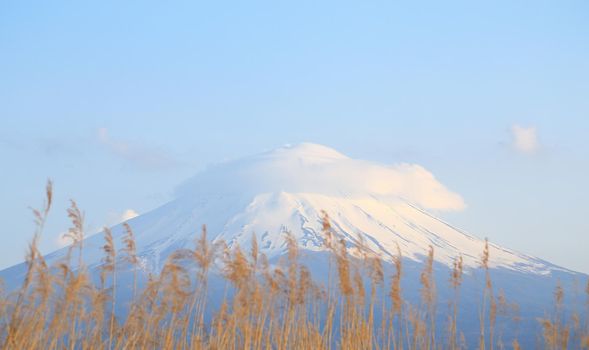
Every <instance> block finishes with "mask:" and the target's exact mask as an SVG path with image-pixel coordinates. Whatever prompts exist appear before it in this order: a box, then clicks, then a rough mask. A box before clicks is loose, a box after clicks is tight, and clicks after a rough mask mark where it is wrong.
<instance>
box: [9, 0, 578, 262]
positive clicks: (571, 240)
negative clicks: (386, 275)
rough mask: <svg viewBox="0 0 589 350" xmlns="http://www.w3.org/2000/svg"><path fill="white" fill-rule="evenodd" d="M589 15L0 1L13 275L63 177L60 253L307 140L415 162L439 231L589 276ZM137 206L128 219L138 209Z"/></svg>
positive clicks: (397, 6) (568, 8)
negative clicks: (217, 168) (454, 199)
mask: <svg viewBox="0 0 589 350" xmlns="http://www.w3.org/2000/svg"><path fill="white" fill-rule="evenodd" d="M588 16H589V3H587V2H586V1H559V2H555V1H495V2H489V3H481V2H472V1H449V2H448V1H446V2H439V1H431V2H427V1H423V2H421V1H420V2H411V3H409V2H403V3H401V2H392V1H386V2H385V1H383V2H372V1H363V2H342V1H337V2H328V1H326V2H316V1H312V2H305V1H296V2H290V3H286V2H280V3H278V2H276V1H268V2H253V1H252V2H221V1H219V2H208V3H205V2H201V3H198V2H165V3H163V2H145V1H141V2H139V1H125V2H120V1H116V2H115V1H112V2H110V1H101V2H94V3H92V4H91V3H90V2H60V1H52V2H40V1H39V2H25V1H4V2H2V4H1V5H0V159H1V161H2V167H1V170H0V194H1V195H2V200H1V201H0V219H1V221H2V225H1V226H2V228H1V229H0V238H1V239H2V247H1V250H0V253H1V254H0V267H6V266H9V265H11V264H13V263H16V262H18V261H20V260H21V259H22V258H23V256H24V252H25V248H26V244H27V241H28V240H29V239H30V236H31V233H32V230H33V224H32V216H31V214H30V212H29V210H28V209H27V207H28V206H39V205H40V204H41V203H42V193H43V187H44V184H45V181H46V179H47V178H48V177H50V178H51V179H53V180H54V182H55V192H56V203H55V204H56V205H55V208H54V211H53V214H52V216H51V218H50V221H49V222H48V225H47V230H46V232H45V235H44V237H43V241H42V248H43V250H44V251H45V252H48V251H51V250H52V249H55V248H56V247H57V246H58V244H59V242H58V236H59V234H60V233H61V232H63V231H65V230H66V229H67V227H68V223H67V218H66V215H65V209H66V207H67V204H68V202H67V201H68V199H69V198H75V199H76V200H77V201H78V202H79V205H80V206H81V207H82V208H83V209H84V210H85V212H86V219H87V227H88V229H89V231H92V230H96V229H97V228H99V227H101V226H102V225H105V224H111V223H114V222H117V221H118V220H120V218H121V217H123V216H125V215H131V214H132V213H133V212H137V213H143V212H145V211H147V210H149V209H151V208H154V207H157V206H158V205H160V204H162V203H164V202H166V201H167V200H169V199H170V198H171V195H172V193H173V191H174V188H175V186H176V185H178V184H179V183H181V182H182V181H183V180H184V179H186V178H187V177H189V176H191V175H192V174H194V173H195V172H197V171H199V170H200V169H203V168H205V167H206V166H207V165H209V164H211V163H213V162H218V161H222V160H224V159H233V158H237V157H240V156H244V155H249V154H253V153H258V152H260V151H263V150H267V149H271V148H274V147H277V146H280V145H282V144H285V143H298V142H302V141H310V142H316V143H321V144H325V145H328V146H330V147H333V148H335V149H337V150H339V151H341V152H342V153H345V154H347V155H349V156H352V157H355V158H362V159H369V160H374V161H378V162H382V163H386V164H391V163H397V162H410V163H417V164H420V165H422V166H424V167H425V168H427V169H428V170H429V171H431V172H432V173H433V174H434V175H435V176H436V177H437V178H438V179H439V180H440V181H441V182H442V183H443V184H445V185H446V186H447V187H448V188H450V189H451V190H453V191H454V192H457V193H459V194H460V195H461V196H462V197H463V198H464V201H465V202H466V204H467V207H466V209H465V210H463V211H459V212H441V213H439V215H441V216H442V217H443V218H445V219H447V220H448V221H450V222H452V223H454V224H455V225H457V226H459V227H462V228H464V229H466V230H468V231H470V232H472V233H474V234H476V235H478V236H488V237H489V238H490V239H491V240H492V241H494V242H497V243H500V244H504V245H507V246H509V247H511V248H514V249H517V250H520V251H523V252H525V253H529V254H533V255H537V256H540V257H542V258H545V259H547V260H550V261H553V262H555V263H557V264H561V265H564V266H566V267H569V268H572V269H576V270H580V271H584V272H589V255H587V254H586V251H585V247H586V246H587V245H588V244H589V220H587V214H588V210H589V206H588V204H587V197H588V196H589V186H588V185H587V179H588V178H589V141H588V138H587V134H588V133H589V96H588V94H589V93H588V92H589V40H588V39H587V38H589V21H588V20H587V18H588ZM125 212H126V213H125Z"/></svg>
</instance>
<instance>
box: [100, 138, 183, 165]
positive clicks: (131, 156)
mask: <svg viewBox="0 0 589 350" xmlns="http://www.w3.org/2000/svg"><path fill="white" fill-rule="evenodd" d="M97 137H98V142H100V144H101V145H103V146H105V147H106V148H107V149H108V150H109V151H110V152H111V153H112V154H113V155H115V156H117V157H119V158H121V159H123V160H125V161H127V162H129V163H130V164H132V165H134V166H137V167H138V168H141V169H144V170H161V169H167V168H171V167H174V166H177V165H178V164H179V162H178V161H177V160H176V159H175V158H174V157H173V156H171V155H170V154H168V153H166V152H164V151H162V150H158V149H154V148H150V147H146V146H141V145H137V144H131V143H130V142H127V141H123V140H115V139H113V138H111V137H110V135H109V132H108V129H106V128H99V129H98V131H97Z"/></svg>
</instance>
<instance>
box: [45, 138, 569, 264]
mask: <svg viewBox="0 0 589 350" xmlns="http://www.w3.org/2000/svg"><path fill="white" fill-rule="evenodd" d="M464 207H465V204H464V202H463V200H462V198H461V197H460V196H459V195H457V194H455V193H453V192H451V191H450V190H448V189H446V188H445V187H444V186H443V185H442V184H441V183H439V182H438V181H437V180H436V179H435V178H434V177H433V175H432V174H431V173H429V172H428V171H427V170H425V169H424V168H422V167H420V166H418V165H412V164H399V165H394V166H383V165H379V164H376V163H373V162H367V161H362V160H355V159H351V158H349V157H346V156H344V155H342V154H341V153H339V152H337V151H335V150H333V149H330V148H328V147H325V146H321V145H315V144H308V143H307V144H301V145H297V146H294V147H293V146H287V147H282V148H279V149H276V150H273V151H270V152H266V153H262V154H260V155H256V156H251V157H246V158H243V159H239V160H235V161H230V162H225V163H221V164H218V165H215V166H212V167H211V168H209V169H207V170H206V171H203V172H201V173H200V174H198V175H196V176H195V177H194V178H192V179H190V180H188V181H187V182H186V183H185V184H183V185H182V186H180V187H179V189H178V191H177V196H176V199H175V200H173V201H171V202H170V203H168V204H166V205H164V206H162V207H160V208H157V209H155V210H153V211H151V212H149V213H146V214H144V215H141V216H139V217H137V218H134V219H131V220H130V221H129V223H130V225H131V226H132V228H133V229H134V231H135V234H136V239H137V249H138V252H139V255H140V257H141V259H142V263H143V265H144V267H145V268H146V269H147V270H158V269H159V268H161V266H162V264H163V262H164V260H165V258H166V257H167V255H168V254H169V253H170V252H172V251H173V250H175V249H178V248H185V247H192V246H193V242H194V238H195V237H196V235H197V234H198V232H199V231H200V227H201V225H203V224H206V225H207V227H208V230H209V236H210V237H211V238H212V239H217V240H218V239H223V240H225V241H227V242H228V243H229V244H230V245H236V244H238V245H239V246H240V247H242V248H247V247H248V246H249V245H250V243H251V238H252V234H253V233H255V234H256V235H257V238H258V241H259V243H260V247H261V249H262V251H264V252H265V253H266V254H267V255H268V256H269V257H270V258H272V257H276V256H278V255H281V254H283V253H284V252H285V249H286V241H285V232H287V231H288V232H290V233H291V234H292V235H294V237H295V238H296V240H297V242H298V243H299V245H300V247H301V248H302V249H304V250H310V251H321V250H325V247H324V245H323V236H322V233H321V227H322V226H321V225H322V222H321V220H322V211H325V212H326V213H327V214H328V215H329V216H330V220H331V225H332V227H333V232H334V234H335V235H337V236H338V237H340V238H342V239H344V240H345V241H346V243H347V244H348V245H349V246H352V245H353V244H354V243H357V242H358V239H359V237H362V239H363V241H364V242H365V243H366V244H367V246H368V247H369V248H370V249H371V250H372V251H374V252H375V253H377V254H379V255H380V256H382V257H383V258H384V259H385V260H389V261H390V260H391V259H392V257H393V256H394V255H396V254H397V253H396V252H397V245H398V246H399V248H400V250H401V252H402V254H403V256H404V257H406V258H409V259H413V260H416V261H420V260H421V259H423V256H425V255H426V254H427V251H428V249H429V246H430V245H431V246H433V247H434V248H435V260H436V261H438V262H440V263H442V264H444V265H447V266H451V264H452V262H453V259H455V258H456V257H457V256H458V255H459V254H461V255H462V256H463V257H464V262H465V265H466V267H473V268H474V267H477V266H478V262H479V261H480V255H481V253H482V251H483V247H484V241H483V240H481V239H479V238H475V237H473V236H470V235H468V234H466V233H464V232H462V231H460V230H458V229H456V228H454V227H452V226H450V225H448V224H447V223H445V222H443V221H441V220H439V219H437V218H435V217H434V216H432V215H430V214H428V212H427V210H460V209H462V208H464ZM113 233H114V235H115V238H117V239H119V242H118V243H119V246H121V242H120V238H121V236H122V234H123V227H122V226H121V225H118V226H115V227H114V228H113ZM102 245H103V237H102V235H100V234H99V235H95V236H92V237H89V238H88V239H87V240H86V243H85V244H84V247H85V248H84V249H85V252H84V256H85V260H86V263H87V264H88V265H90V266H93V265H98V264H100V263H101V259H102V252H101V251H100V247H101V246H102ZM490 253H491V261H490V265H491V267H501V268H505V269H509V270H515V271H520V272H526V273H534V274H541V275H542V274H549V273H550V272H551V271H553V270H556V269H559V268H557V267H555V266H554V265H551V264H548V263H546V262H544V261H542V260H539V259H536V258H533V257H530V256H527V255H524V254H519V253H516V252H514V251H512V250H509V249H505V248H502V247H499V246H496V245H491V251H490ZM64 254H65V250H64V249H62V250H60V251H57V252H55V253H52V254H50V255H49V256H48V259H49V260H50V261H51V260H56V259H59V258H60V257H62V256H63V255H64Z"/></svg>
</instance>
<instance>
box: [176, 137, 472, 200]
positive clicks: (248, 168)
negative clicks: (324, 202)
mask: <svg viewBox="0 0 589 350" xmlns="http://www.w3.org/2000/svg"><path fill="white" fill-rule="evenodd" d="M280 191H285V192H292V193H297V192H312V193H319V194H326V195H345V196H379V197H383V198H384V197H386V198H391V199H393V198H403V199H405V200H408V201H410V202H412V203H415V204H417V205H419V206H421V207H423V208H426V209H434V210H444V211H460V210H463V209H464V208H465V207H466V205H465V203H464V200H463V199H462V197H461V196H460V195H459V194H457V193H454V192H452V191H450V190H448V189H447V188H446V187H445V186H444V185H443V184H442V183H440V182H439V181H438V180H437V179H436V178H435V177H434V175H433V174H432V173H431V172H429V171H428V170H427V169H425V168H424V167H422V166H420V165H417V164H407V163H401V164H395V165H381V164H378V163H374V162H369V161H364V160H359V159H351V158H348V157H346V156H345V155H343V154H340V153H338V152H337V151H335V150H333V149H330V148H327V147H325V146H320V145H314V144H302V145H298V146H293V147H284V148H279V149H277V150H274V151H271V152H267V153H264V154H261V155H258V156H253V157H249V158H245V159H241V160H237V161H233V162H226V163H222V164H219V165H217V166H214V167H212V168H210V169H208V170H206V171H204V172H202V173H200V174H198V175H197V176H195V177H194V178H192V179H191V180H189V181H187V182H186V183H185V184H184V185H182V186H180V187H179V188H178V189H177V195H179V196H188V197H199V196H202V195H205V196H206V195H220V194H231V195H234V194H238V195H247V194H254V195H256V194H260V193H268V192H280Z"/></svg>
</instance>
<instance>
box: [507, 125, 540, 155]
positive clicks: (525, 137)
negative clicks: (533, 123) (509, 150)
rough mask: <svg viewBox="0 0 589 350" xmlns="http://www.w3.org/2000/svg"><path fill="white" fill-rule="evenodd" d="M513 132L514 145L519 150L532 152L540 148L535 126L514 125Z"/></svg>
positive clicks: (526, 152)
mask: <svg viewBox="0 0 589 350" xmlns="http://www.w3.org/2000/svg"><path fill="white" fill-rule="evenodd" d="M511 133H512V136H513V147H514V148H515V150H517V151H518V152H521V153H525V154H532V153H535V152H536V151H538V149H539V148H540V143H539V142H538V133H537V131H536V128H535V127H523V126H520V125H513V126H512V127H511Z"/></svg>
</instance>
